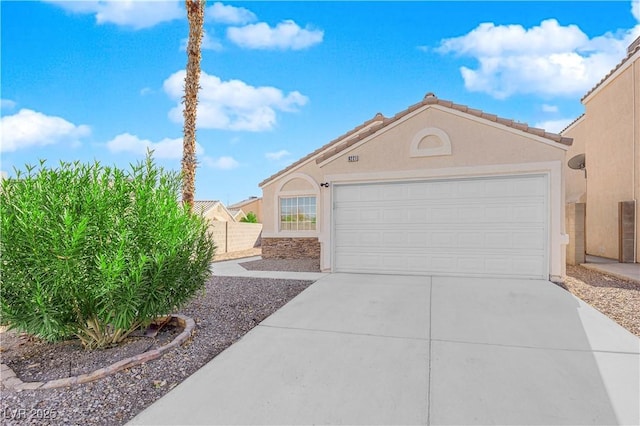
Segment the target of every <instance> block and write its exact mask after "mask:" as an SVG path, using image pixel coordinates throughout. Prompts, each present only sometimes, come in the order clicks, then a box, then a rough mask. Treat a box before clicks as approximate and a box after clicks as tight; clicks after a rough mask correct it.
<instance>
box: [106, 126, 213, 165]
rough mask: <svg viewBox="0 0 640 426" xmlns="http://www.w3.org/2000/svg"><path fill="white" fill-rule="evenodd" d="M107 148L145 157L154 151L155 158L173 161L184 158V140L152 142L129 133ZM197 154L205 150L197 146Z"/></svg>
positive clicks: (114, 140) (111, 142) (117, 137)
mask: <svg viewBox="0 0 640 426" xmlns="http://www.w3.org/2000/svg"><path fill="white" fill-rule="evenodd" d="M107 148H108V149H109V151H111V152H113V153H120V152H129V153H132V154H135V155H140V156H143V155H146V153H147V150H152V151H153V156H154V157H155V158H161V159H172V160H175V159H180V158H182V138H176V139H169V138H164V139H162V140H161V141H159V142H152V141H150V140H147V139H140V138H139V137H138V136H135V135H132V134H129V133H123V134H120V135H118V136H116V137H115V138H113V139H112V140H110V141H109V142H107ZM196 154H197V155H202V154H204V149H203V148H202V146H201V145H200V144H196Z"/></svg>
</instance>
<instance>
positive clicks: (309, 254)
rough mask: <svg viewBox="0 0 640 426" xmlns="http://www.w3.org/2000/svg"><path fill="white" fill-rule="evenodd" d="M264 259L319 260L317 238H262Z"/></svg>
mask: <svg viewBox="0 0 640 426" xmlns="http://www.w3.org/2000/svg"><path fill="white" fill-rule="evenodd" d="M262 257H263V258H264V259H320V242H319V241H318V238H262Z"/></svg>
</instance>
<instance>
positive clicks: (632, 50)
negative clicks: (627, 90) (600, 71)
mask: <svg viewBox="0 0 640 426" xmlns="http://www.w3.org/2000/svg"><path fill="white" fill-rule="evenodd" d="M638 52H640V37H638V38H637V39H635V41H633V42H632V43H631V44H630V45H629V49H627V56H625V57H624V59H622V61H620V62H618V65H616V66H615V67H613V69H612V70H611V71H609V73H608V74H607V75H605V76H604V77H603V78H602V79H601V80H600V81H599V82H598V83H596V85H595V86H593V88H591V90H589V91H588V92H587V93H586V94H585V95H584V96H583V97H582V98H581V99H580V102H584V100H585V99H587V98H588V97H589V95H591V94H592V93H593V92H595V91H596V90H597V89H598V87H600V86H602V85H603V84H604V83H605V82H606V81H607V80H608V79H609V77H611V76H612V75H613V74H615V72H616V71H618V70H619V69H620V68H621V67H622V66H623V65H624V64H626V63H627V61H628V60H629V59H631V57H632V56H633V55H635V54H636V53H638Z"/></svg>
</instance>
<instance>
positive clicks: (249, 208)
mask: <svg viewBox="0 0 640 426" xmlns="http://www.w3.org/2000/svg"><path fill="white" fill-rule="evenodd" d="M229 208H230V209H242V211H243V212H244V214H245V215H247V214H248V213H249V212H253V213H254V214H255V215H256V218H257V219H258V222H260V223H262V198H255V199H253V200H251V201H247V202H240V203H236V204H232V205H230V206H229Z"/></svg>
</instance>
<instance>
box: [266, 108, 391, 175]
mask: <svg viewBox="0 0 640 426" xmlns="http://www.w3.org/2000/svg"><path fill="white" fill-rule="evenodd" d="M383 120H386V118H385V117H384V116H383V115H382V114H381V113H377V114H376V115H375V116H374V117H373V118H372V119H370V120H367V121H365V122H364V123H362V124H361V125H359V126H357V127H354V128H353V129H351V130H349V131H348V132H347V133H345V134H343V135H342V136H339V137H337V138H335V139H334V140H332V141H331V142H329V143H327V144H325V145H323V146H321V147H320V148H318V149H316V150H315V151H313V152H312V153H310V154H308V155H305V156H304V157H302V158H301V159H299V160H298V161H296V162H295V163H293V164H291V165H289V166H287V167H285V168H284V169H282V170H280V171H279V172H278V173H276V174H273V175H271V176H270V177H268V178H266V179H265V180H263V181H262V182H260V183H259V184H258V186H263V185H264V184H266V183H267V182H269V181H270V180H273V179H275V178H276V177H278V176H280V175H282V174H284V173H286V172H288V171H289V170H291V169H293V168H295V167H297V166H299V165H300V164H302V163H304V162H305V161H307V160H309V159H310V158H312V157H313V156H314V155H317V154H319V153H321V152H322V151H324V150H325V149H327V148H329V147H331V146H332V145H334V144H337V143H338V142H340V141H341V140H343V139H345V138H348V137H350V136H353V135H354V134H357V133H358V132H360V131H362V130H363V129H364V128H365V127H367V126H370V125H371V124H374V123H376V122H378V121H380V122H382V121H383Z"/></svg>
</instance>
